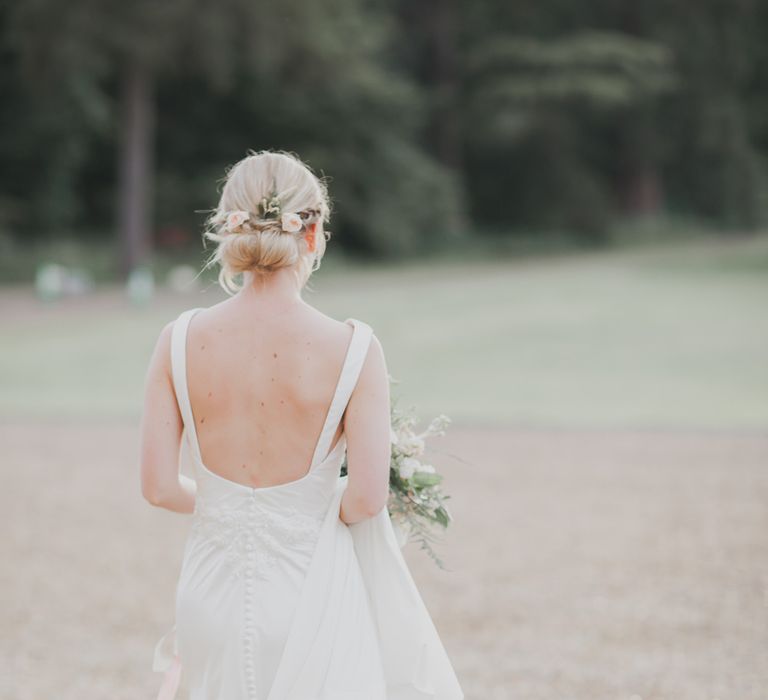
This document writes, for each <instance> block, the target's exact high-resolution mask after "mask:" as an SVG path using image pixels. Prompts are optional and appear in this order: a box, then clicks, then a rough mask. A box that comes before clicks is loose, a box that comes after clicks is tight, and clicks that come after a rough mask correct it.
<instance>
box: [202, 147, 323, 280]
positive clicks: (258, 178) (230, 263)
mask: <svg viewBox="0 0 768 700" xmlns="http://www.w3.org/2000/svg"><path fill="white" fill-rule="evenodd" d="M273 203H274V204H275V206H276V209H275V210H274V211H273V210H271V209H270V206H271V205H272V204H273ZM233 213H234V215H235V216H236V217H237V216H239V217H240V219H238V220H237V222H238V223H239V222H240V221H241V220H242V225H238V226H236V227H234V228H233V227H232V225H231V224H230V225H228V217H230V216H232V215H233ZM280 213H282V214H284V215H294V216H293V217H292V220H293V222H295V223H294V225H293V226H291V227H288V230H286V227H285V226H284V225H282V222H281V219H280V216H279V214H280ZM297 217H298V218H297ZM329 218H330V201H329V198H328V190H327V187H326V184H325V182H324V181H323V180H322V179H321V178H318V177H317V176H316V175H315V174H314V173H313V172H312V170H311V169H310V168H309V166H308V165H306V164H305V163H303V162H302V161H301V160H300V159H299V158H298V157H297V156H296V155H295V154H293V153H288V152H285V151H259V152H254V151H250V152H249V153H248V155H247V156H246V157H245V158H243V159H242V160H240V161H238V162H237V163H235V164H234V165H233V166H231V167H230V168H229V169H228V170H227V173H226V176H225V178H224V187H223V189H222V192H221V197H220V199H219V203H218V206H217V207H216V209H214V210H213V212H212V213H211V215H210V216H209V217H208V219H207V221H206V229H205V233H204V234H203V235H204V238H205V239H207V240H210V241H213V242H215V243H216V244H217V245H216V249H215V251H214V252H213V254H212V255H211V256H210V258H209V259H208V260H207V262H206V264H205V267H210V266H211V265H214V264H216V263H218V264H219V265H220V266H221V269H220V271H219V284H220V285H221V286H222V288H223V289H224V291H226V292H227V293H228V294H234V293H235V292H237V291H239V290H240V289H242V286H243V285H242V283H241V284H237V283H236V282H235V278H236V276H237V275H240V274H243V273H252V274H258V275H265V274H269V273H271V272H274V271H276V270H279V269H281V268H284V267H292V268H294V269H295V271H296V274H297V276H298V281H299V284H300V286H302V287H303V286H304V285H305V284H306V282H307V280H308V279H309V276H310V275H311V274H312V272H314V271H315V270H316V269H317V268H318V267H319V266H320V261H321V260H322V258H323V254H324V253H325V243H326V241H327V239H328V237H329V235H330V234H329V233H328V232H326V231H325V230H324V227H323V224H324V223H326V222H327V221H328V220H329ZM313 221H314V222H316V223H317V228H316V232H315V250H314V251H310V250H309V247H308V245H307V242H306V240H305V234H306V227H307V225H308V224H310V223H311V222H313ZM294 229H298V230H294ZM233 231H236V232H233Z"/></svg>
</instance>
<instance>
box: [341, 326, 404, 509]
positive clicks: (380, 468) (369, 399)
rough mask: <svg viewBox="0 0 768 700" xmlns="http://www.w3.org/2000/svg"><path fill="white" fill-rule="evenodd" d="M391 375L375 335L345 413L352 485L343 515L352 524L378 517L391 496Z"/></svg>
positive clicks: (343, 497) (348, 485) (349, 484)
mask: <svg viewBox="0 0 768 700" xmlns="http://www.w3.org/2000/svg"><path fill="white" fill-rule="evenodd" d="M390 424H391V423H390V409H389V376H388V373H387V366H386V362H385V360H384V351H383V350H382V347H381V343H380V342H379V340H378V338H377V337H376V336H375V335H374V336H373V337H372V338H371V343H370V346H369V348H368V354H367V356H366V358H365V362H364V363H363V367H362V369H361V371H360V376H359V378H358V380H357V384H356V385H355V389H354V391H353V392H352V396H351V397H350V399H349V403H348V404H347V409H346V411H345V413H344V433H345V434H346V436H347V474H348V475H349V476H348V483H347V488H346V490H345V492H344V495H343V496H342V499H341V508H340V511H339V515H340V517H341V519H342V520H343V521H344V522H345V523H348V524H352V523H356V522H358V521H360V520H365V519H366V518H370V517H372V516H374V515H376V514H377V513H378V512H379V511H380V510H381V509H382V508H383V507H384V506H386V504H387V498H388V496H389V461H390V455H391V449H392V447H391V444H390Z"/></svg>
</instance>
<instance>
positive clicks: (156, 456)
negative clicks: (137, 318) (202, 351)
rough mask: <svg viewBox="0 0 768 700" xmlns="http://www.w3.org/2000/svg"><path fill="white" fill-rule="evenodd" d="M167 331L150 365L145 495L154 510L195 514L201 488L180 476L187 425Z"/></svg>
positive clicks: (143, 464)
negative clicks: (197, 494)
mask: <svg viewBox="0 0 768 700" xmlns="http://www.w3.org/2000/svg"><path fill="white" fill-rule="evenodd" d="M172 329H173V323H172V322H171V323H169V324H168V325H166V326H165V328H163V330H162V332H161V333H160V337H159V338H158V340H157V343H156V345H155V350H154V352H153V353H152V358H151V360H150V362H149V368H148V370H147V374H146V378H145V383H144V410H143V413H142V418H141V438H140V442H141V453H140V460H141V464H140V474H141V493H142V495H143V496H144V498H145V499H146V500H147V501H149V502H150V503H151V504H152V505H153V506H158V507H160V508H167V509H168V510H172V511H175V512H177V513H191V512H192V511H193V510H194V507H195V493H196V490H197V484H196V483H195V481H194V480H193V479H190V478H189V477H187V476H184V475H183V474H181V473H179V445H180V443H181V433H182V430H183V427H184V424H183V422H182V419H181V413H180V412H179V407H178V404H177V402H176V393H175V391H174V388H173V379H172V375H171V361H170V357H171V332H172Z"/></svg>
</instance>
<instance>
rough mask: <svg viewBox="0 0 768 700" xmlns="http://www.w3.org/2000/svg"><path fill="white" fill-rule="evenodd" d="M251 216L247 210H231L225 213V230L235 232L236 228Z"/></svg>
mask: <svg viewBox="0 0 768 700" xmlns="http://www.w3.org/2000/svg"><path fill="white" fill-rule="evenodd" d="M250 218H251V215H250V214H249V213H248V212H247V211H231V212H229V214H227V226H226V228H227V231H230V232H231V233H237V231H238V229H239V228H240V227H241V226H242V225H243V224H244V223H245V222H246V221H248V219H250Z"/></svg>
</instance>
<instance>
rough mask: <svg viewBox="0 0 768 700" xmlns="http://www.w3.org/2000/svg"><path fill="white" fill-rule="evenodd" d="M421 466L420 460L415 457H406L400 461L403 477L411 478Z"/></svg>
mask: <svg viewBox="0 0 768 700" xmlns="http://www.w3.org/2000/svg"><path fill="white" fill-rule="evenodd" d="M419 466H420V465H419V461H418V460H416V459H413V457H405V458H404V459H403V460H402V462H400V469H399V472H400V476H401V477H402V478H403V479H410V478H411V477H412V476H413V474H414V472H415V471H416V470H417V469H418V468H419Z"/></svg>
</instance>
